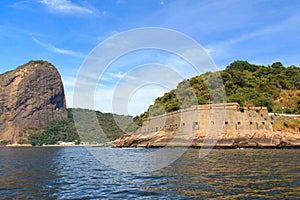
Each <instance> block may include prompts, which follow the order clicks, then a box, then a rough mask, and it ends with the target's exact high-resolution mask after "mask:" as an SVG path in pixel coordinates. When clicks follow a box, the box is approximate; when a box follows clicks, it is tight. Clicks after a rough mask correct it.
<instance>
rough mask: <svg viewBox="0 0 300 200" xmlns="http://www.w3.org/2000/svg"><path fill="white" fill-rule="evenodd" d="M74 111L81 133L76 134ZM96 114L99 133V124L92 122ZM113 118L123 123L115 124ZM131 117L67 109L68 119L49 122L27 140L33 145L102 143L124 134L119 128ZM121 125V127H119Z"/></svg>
mask: <svg viewBox="0 0 300 200" xmlns="http://www.w3.org/2000/svg"><path fill="white" fill-rule="evenodd" d="M74 111H75V112H76V114H77V115H76V116H77V120H78V121H79V122H78V123H80V124H81V125H83V126H82V127H83V130H82V134H80V136H79V135H78V132H77V129H76V127H75V123H74V120H73V112H74ZM95 114H96V117H97V120H98V124H99V125H100V127H101V130H102V131H103V132H101V133H100V134H99V126H98V125H97V126H95V123H92V121H93V116H94V115H95ZM115 119H117V121H118V122H122V123H123V124H118V125H117V124H116V122H115ZM131 120H132V118H131V117H128V116H123V115H116V114H111V113H101V112H99V111H92V110H87V109H68V119H65V120H61V121H59V122H55V123H51V124H49V125H48V126H47V127H46V128H45V130H44V131H43V132H42V133H40V134H31V135H30V136H29V137H28V142H29V143H30V144H32V145H34V146H40V145H43V144H57V142H58V141H63V142H72V141H78V143H79V142H95V143H103V142H107V141H111V140H115V139H117V138H118V137H120V136H121V135H123V134H124V131H123V130H122V129H121V128H122V126H126V124H127V122H129V121H131ZM120 127H121V128H120Z"/></svg>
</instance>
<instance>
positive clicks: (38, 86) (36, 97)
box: [0, 61, 67, 143]
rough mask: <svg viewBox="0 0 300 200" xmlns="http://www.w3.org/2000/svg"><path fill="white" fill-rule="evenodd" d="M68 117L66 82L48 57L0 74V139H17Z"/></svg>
mask: <svg viewBox="0 0 300 200" xmlns="http://www.w3.org/2000/svg"><path fill="white" fill-rule="evenodd" d="M65 118H67V110H66V102H65V94H64V88H63V83H62V80H61V76H60V74H59V72H58V71H57V69H56V68H55V67H54V66H53V65H52V64H51V63H49V62H46V61H30V62H28V63H27V64H24V65H22V66H20V67H18V68H16V69H15V70H12V71H9V72H6V73H4V74H1V75H0V141H1V140H7V141H10V142H11V143H17V142H18V141H19V140H20V139H22V138H26V137H27V136H28V134H34V133H38V132H39V131H40V129H42V128H43V127H45V126H47V125H48V124H49V123H51V122H55V121H59V120H61V119H65Z"/></svg>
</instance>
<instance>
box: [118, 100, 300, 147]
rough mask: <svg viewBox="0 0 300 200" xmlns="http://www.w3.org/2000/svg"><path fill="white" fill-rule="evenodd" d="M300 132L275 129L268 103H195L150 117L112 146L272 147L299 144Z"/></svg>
mask: <svg viewBox="0 0 300 200" xmlns="http://www.w3.org/2000/svg"><path fill="white" fill-rule="evenodd" d="M298 136H299V135H292V134H290V133H285V132H273V128H272V119H271V117H270V115H269V113H268V110H267V108H266V107H243V108H241V107H240V106H239V104H238V103H219V104H207V105H196V106H192V107H190V108H186V109H180V110H178V111H174V112H170V113H166V114H163V115H159V116H154V117H150V118H147V119H145V120H144V122H143V125H142V127H140V128H139V129H138V130H137V131H136V132H135V133H133V134H125V135H124V136H122V137H121V138H119V139H117V140H115V141H113V143H112V145H113V146H119V147H126V146H136V147H138V146H140V147H163V146H193V145H194V146H197V147H201V146H204V145H207V144H208V145H209V142H207V141H210V140H211V141H215V143H213V142H212V143H211V145H213V146H214V147H216V148H218V147H225V148H227V147H229V148H232V147H270V148H276V147H278V146H280V145H282V144H284V145H290V146H299V144H300V138H299V137H298Z"/></svg>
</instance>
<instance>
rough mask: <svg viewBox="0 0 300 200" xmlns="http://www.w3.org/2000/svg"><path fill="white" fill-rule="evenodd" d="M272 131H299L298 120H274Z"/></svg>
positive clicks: (299, 124)
mask: <svg viewBox="0 0 300 200" xmlns="http://www.w3.org/2000/svg"><path fill="white" fill-rule="evenodd" d="M273 130H274V131H283V132H289V133H299V132H300V121H299V120H296V119H290V120H275V121H274V123H273Z"/></svg>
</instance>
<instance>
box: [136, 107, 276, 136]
mask: <svg viewBox="0 0 300 200" xmlns="http://www.w3.org/2000/svg"><path fill="white" fill-rule="evenodd" d="M210 129H211V130H212V131H214V130H215V131H218V132H220V131H221V132H224V133H227V132H228V133H229V132H230V133H233V132H238V133H240V134H241V135H249V134H251V133H253V132H255V131H258V130H267V131H272V124H271V118H270V117H269V115H268V110H267V108H266V107H244V108H243V109H240V106H239V104H238V103H223V104H208V105H197V106H192V107H190V108H187V109H181V110H178V111H175V112H171V113H167V114H164V115H159V116H155V117H152V118H148V119H146V120H145V121H144V122H143V126H142V130H141V131H142V133H143V134H147V133H151V132H157V131H165V132H168V131H176V132H177V131H178V132H182V133H190V132H193V133H195V132H197V133H198V134H207V133H208V132H209V130H210Z"/></svg>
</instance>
